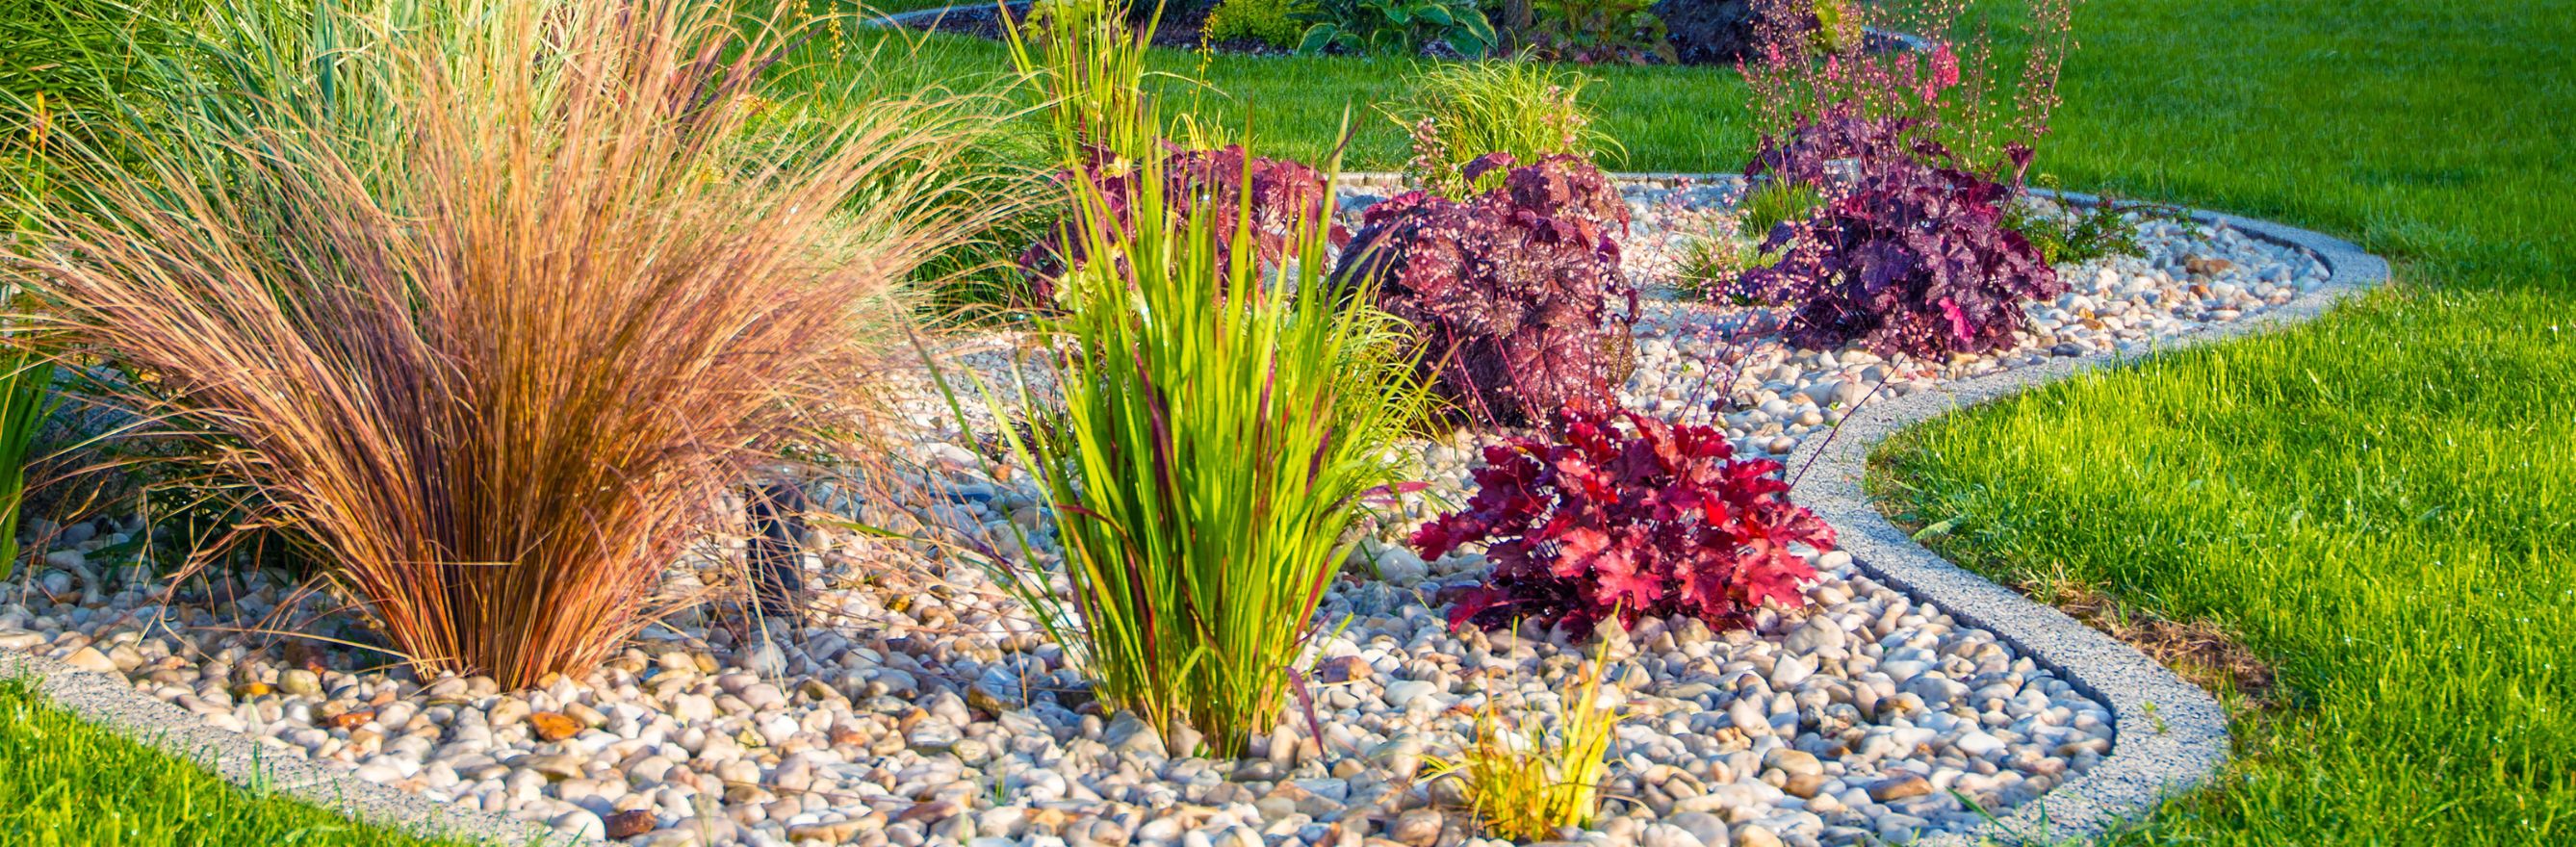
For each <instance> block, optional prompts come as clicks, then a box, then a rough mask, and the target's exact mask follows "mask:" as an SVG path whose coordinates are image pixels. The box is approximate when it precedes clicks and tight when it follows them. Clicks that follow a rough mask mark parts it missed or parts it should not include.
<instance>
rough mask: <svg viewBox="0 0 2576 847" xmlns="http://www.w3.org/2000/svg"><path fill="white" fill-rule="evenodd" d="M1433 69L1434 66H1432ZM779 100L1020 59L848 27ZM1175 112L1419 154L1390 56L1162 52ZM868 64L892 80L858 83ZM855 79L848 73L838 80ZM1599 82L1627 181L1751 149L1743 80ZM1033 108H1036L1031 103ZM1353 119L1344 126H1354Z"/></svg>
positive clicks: (990, 79)
mask: <svg viewBox="0 0 2576 847" xmlns="http://www.w3.org/2000/svg"><path fill="white" fill-rule="evenodd" d="M1425 61H1428V60H1425ZM789 64H790V65H791V69H790V70H789V72H788V73H787V74H785V75H784V78H783V80H782V81H781V82H780V83H779V89H780V90H781V91H782V92H785V93H790V94H796V93H813V92H823V93H825V94H830V93H833V92H837V91H840V90H842V89H843V88H845V87H846V86H849V85H851V84H852V83H853V77H854V76H855V77H864V78H868V79H871V80H875V81H872V82H869V83H867V84H869V85H881V84H886V83H887V82H910V81H917V82H922V83H935V84H939V85H943V86H947V87H949V88H952V89H959V90H983V91H990V90H998V89H999V87H1000V86H1002V85H1004V84H1006V83H1007V80H1008V73H1009V68H1010V58H1009V56H1008V54H1007V53H1006V52H1005V51H1004V49H1003V48H1002V46H1001V45H1000V44H998V43H995V42H991V41H986V40H983V39H977V38H969V37H964V36H957V35H948V34H942V33H921V32H917V31H912V30H901V31H883V30H874V29H862V28H855V27H854V28H849V29H847V30H845V31H844V33H843V34H842V36H841V37H840V38H839V40H838V41H837V42H836V41H833V40H831V39H828V38H827V39H817V40H816V41H815V42H814V43H812V44H809V45H807V47H806V49H805V50H803V51H801V52H800V53H799V54H798V55H797V56H795V57H794V61H792V62H791V63H789ZM1149 64H1150V66H1151V67H1152V68H1153V70H1155V71H1157V72H1159V74H1160V76H1159V77H1158V78H1157V79H1158V80H1159V83H1158V84H1159V85H1160V86H1161V89H1162V90H1163V91H1164V92H1165V94H1166V96H1167V97H1169V98H1171V109H1172V110H1173V111H1176V112H1189V113H1194V114H1197V115H1201V116H1205V117H1206V118H1208V119H1210V120H1213V121H1216V122H1219V123H1221V124H1223V125H1225V126H1235V127H1240V126H1246V125H1249V126H1250V128H1251V133H1252V142H1253V143H1252V147H1253V149H1254V151H1255V152H1257V153H1260V154H1262V155H1270V156H1291V157H1295V158H1298V159H1301V160H1306V161H1318V162H1319V161H1321V160H1323V159H1324V158H1325V157H1326V156H1328V155H1329V154H1331V153H1332V152H1333V151H1334V150H1335V148H1336V146H1337V142H1338V141H1339V139H1340V133H1341V131H1342V128H1343V127H1344V126H1346V125H1347V126H1348V127H1349V129H1350V134H1351V138H1350V142H1349V145H1348V146H1347V147H1346V148H1343V166H1344V167H1345V169H1350V170H1363V169H1366V170H1393V169H1396V168H1398V167H1401V166H1402V165H1403V164H1404V160H1405V159H1406V158H1407V157H1409V156H1410V155H1412V154H1411V152H1410V151H1408V150H1407V149H1406V139H1405V133H1404V129H1403V128H1402V127H1399V126H1397V125H1396V123H1395V121H1394V120H1392V119H1390V118H1388V117H1387V116H1386V114H1385V113H1384V112H1382V111H1380V110H1379V105H1380V104H1384V103H1393V102H1397V101H1399V100H1402V99H1403V98H1404V97H1405V96H1406V95H1407V94H1409V93H1410V88H1409V83H1408V81H1409V79H1410V78H1411V76H1412V74H1413V72H1414V71H1415V70H1416V69H1417V68H1418V67H1420V65H1419V64H1418V63H1417V62H1415V61H1414V60H1409V59H1404V58H1397V57H1385V56H1357V57H1354V56H1245V55H1237V54H1223V53H1220V54H1215V55H1202V54H1199V53H1196V52H1191V51H1181V50H1155V51H1153V53H1152V56H1151V57H1150V60H1149ZM862 65H866V66H868V67H870V68H872V69H874V70H875V71H880V72H882V71H888V70H889V69H891V72H888V73H876V72H872V73H868V74H858V73H856V69H858V68H859V67H861V66H862ZM841 68H848V69H851V72H849V73H843V72H839V71H838V69H841ZM1577 70H1579V71H1580V72H1581V73H1584V74H1586V75H1588V76H1591V77H1593V78H1594V79H1595V82H1594V83H1593V84H1592V85H1591V86H1589V87H1587V88H1585V89H1584V92H1583V99H1584V102H1585V103H1586V104H1588V105H1590V106H1591V108H1592V109H1593V111H1594V112H1595V113H1596V115H1597V116H1598V118H1599V120H1600V124H1599V125H1600V126H1601V127H1602V128H1603V129H1605V130H1606V131H1607V132H1609V133H1610V135H1611V137H1614V138H1617V139H1619V140H1620V142H1621V143H1622V144H1625V145H1627V147H1628V155H1627V156H1626V158H1624V159H1619V158H1615V157H1614V158H1613V159H1611V160H1610V161H1607V162H1605V163H1604V164H1605V165H1607V166H1608V167H1611V168H1613V169H1619V170H1695V171H1735V170H1738V169H1741V168H1742V167H1743V166H1744V159H1745V156H1746V154H1747V153H1748V152H1749V151H1751V150H1752V147H1753V135H1752V133H1751V131H1750V130H1749V129H1747V128H1746V126H1745V115H1746V112H1745V103H1744V83H1743V81H1742V80H1741V79H1739V78H1738V77H1737V76H1736V73H1735V71H1733V70H1731V69H1729V70H1719V69H1713V68H1674V67H1630V66H1595V67H1583V68H1578V69H1577ZM1023 105H1027V104H1023ZM1346 117H1347V118H1348V123H1347V124H1345V122H1344V119H1345V118H1346Z"/></svg>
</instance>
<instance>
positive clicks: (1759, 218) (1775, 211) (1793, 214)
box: [1735, 179, 1825, 241]
mask: <svg viewBox="0 0 2576 847" xmlns="http://www.w3.org/2000/svg"><path fill="white" fill-rule="evenodd" d="M1824 205H1825V193H1824V192H1823V191H1821V190H1818V189H1817V188H1816V187H1815V186H1813V185H1810V184H1807V183H1804V182H1796V181H1791V180H1781V179H1771V180H1764V181H1762V182H1759V183H1755V184H1754V186H1753V187H1752V188H1751V189H1748V190H1746V191H1745V192H1744V199H1743V200H1741V201H1738V202H1737V203H1736V206H1735V219H1736V221H1737V224H1736V225H1737V227H1738V230H1739V231H1738V234H1740V235H1743V236H1744V237H1746V238H1751V239H1755V240H1757V241H1758V240H1761V239H1764V238H1769V237H1771V230H1773V229H1776V228H1778V227H1779V226H1780V225H1781V224H1784V223H1798V222H1801V221H1805V220H1806V219H1807V218H1808V217H1810V216H1813V215H1814V214H1815V213H1816V210H1817V209H1821V208H1824Z"/></svg>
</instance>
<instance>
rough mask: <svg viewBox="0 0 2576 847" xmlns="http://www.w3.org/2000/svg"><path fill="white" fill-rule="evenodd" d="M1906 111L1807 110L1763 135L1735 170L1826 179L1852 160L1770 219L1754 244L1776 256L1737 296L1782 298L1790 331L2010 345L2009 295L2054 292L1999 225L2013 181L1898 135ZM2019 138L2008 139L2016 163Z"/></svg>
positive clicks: (2015, 317) (2043, 265) (2019, 298)
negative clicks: (1847, 169)
mask: <svg viewBox="0 0 2576 847" xmlns="http://www.w3.org/2000/svg"><path fill="white" fill-rule="evenodd" d="M1907 123H1908V122H1907V121H1906V119H1902V118H1881V119H1869V118H1863V117H1860V116H1857V115H1842V116H1838V117H1836V118H1833V119H1829V120H1825V121H1817V122H1811V123H1809V124H1807V125H1806V126H1802V127H1801V128H1800V132H1798V133H1797V134H1795V135H1794V136H1793V137H1792V138H1791V139H1790V140H1789V141H1788V142H1787V143H1785V144H1780V143H1766V144H1765V146H1764V149H1763V152H1762V154H1761V155H1759V156H1756V157H1755V159H1754V163H1753V166H1752V167H1751V168H1749V169H1748V174H1749V175H1769V176H1771V177H1773V178H1775V179H1791V180H1797V181H1801V182H1808V183H1809V184H1818V183H1817V182H1814V181H1817V180H1822V181H1828V182H1829V181H1832V180H1834V177H1833V176H1831V175H1829V174H1827V173H1826V171H1827V170H1829V169H1830V168H1831V167H1832V164H1833V163H1834V162H1852V163H1855V164H1856V165H1857V167H1856V168H1855V169H1854V170H1856V171H1857V174H1856V175H1855V176H1853V177H1852V178H1850V179H1849V180H1847V181H1846V182H1845V183H1844V184H1843V187H1842V188H1841V190H1838V191H1836V192H1833V194H1832V198H1833V199H1832V200H1830V201H1829V202H1828V203H1826V204H1825V206H1824V208H1822V209H1819V210H1818V211H1817V212H1816V213H1815V214H1813V215H1812V216H1810V217H1809V218H1807V219H1806V220H1805V221H1791V222H1787V223H1783V224H1781V225H1780V226H1778V227H1776V228H1774V229H1773V230H1772V232H1771V234H1770V237H1769V238H1768V239H1767V240H1766V241H1764V243H1763V245H1762V249H1763V251H1764V252H1766V253H1776V254H1779V255H1780V256H1781V259H1780V260H1779V261H1778V262H1776V263H1773V264H1771V265H1768V266H1762V267H1755V268H1752V269H1750V270H1747V271H1746V272H1745V273H1744V276H1743V277H1742V279H1741V280H1739V282H1738V285H1737V288H1738V290H1737V292H1736V293H1737V294H1739V295H1742V296H1744V297H1747V298H1750V299H1753V300H1757V301H1762V302H1772V303H1789V304H1793V305H1794V308H1795V310H1796V311H1795V315H1794V317H1793V318H1792V319H1791V321H1790V324H1789V327H1788V337H1789V341H1790V342H1791V343H1794V344H1797V345H1798V346H1800V347H1805V348H1808V349H1818V350H1831V349H1836V348H1840V347H1842V346H1844V345H1847V344H1853V343H1858V344H1860V345H1862V346H1865V347H1868V348H1869V349H1870V350H1871V351H1872V352H1875V353H1878V354H1879V355H1882V356H1890V355H1895V354H1898V353H1904V354H1907V355H1912V356H1918V357H1925V358H1937V357H1940V356H1944V355H1947V354H1950V353H1982V352H1986V351H1989V350H1995V349H1999V348H2009V347H2011V346H2012V345H2013V343H2014V338H2013V334H2014V333H2015V332H2016V331H2019V330H2022V329H2025V328H2027V325H2028V323H2029V316H2028V315H2027V314H2026V313H2025V312H2024V311H2023V309H2022V304H2024V303H2026V302H2029V301H2032V300H2035V299H2040V298H2047V297H2055V296H2057V295H2059V294H2063V293H2065V292H2066V284H2065V282H2064V281H2062V280H2060V279H2058V277H2057V272H2056V270H2054V269H2052V268H2050V267H2049V266H2048V261H2047V259H2046V258H2045V257H2043V256H2041V255H2040V252H2039V250H2038V249H2037V248H2035V247H2033V246H2031V243H2030V241H2029V240H2028V239H2026V238H2024V237H2022V235H2021V233H2018V232H2015V231H2013V230H2012V229H2010V228H2009V227H2006V226H2005V225H2004V224H2005V214H2004V212H2005V209H2006V207H2007V206H2008V205H2009V204H2010V203H2011V202H2012V200H2013V196H2014V193H2015V192H2014V191H2013V190H2012V189H2011V188H2010V187H2008V186H2007V185H2005V184H2003V183H1999V182H1995V181H1992V180H1989V179H1987V178H1986V177H1984V176H1982V175H1979V174H1977V173H1974V172H1972V171H1969V170H1967V169H1965V168H1962V167H1960V166H1959V165H1957V164H1956V163H1954V162H1952V161H1951V158H1950V155H1949V153H1948V151H1946V150H1944V149H1943V148H1942V147H1941V146H1940V144H1939V142H1936V141H1933V140H1931V139H1929V138H1923V137H1916V136H1911V135H1909V134H1908V133H1907V132H1906V129H1907ZM2027 151H2028V148H2015V150H2014V151H2013V153H2012V155H2013V160H2012V161H2013V162H2014V163H2015V165H2016V167H2018V166H2019V165H2023V164H2026V163H2027V162H2028V161H2029V159H2028V152H2027ZM2015 172H2016V173H2018V170H2016V171H2015Z"/></svg>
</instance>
